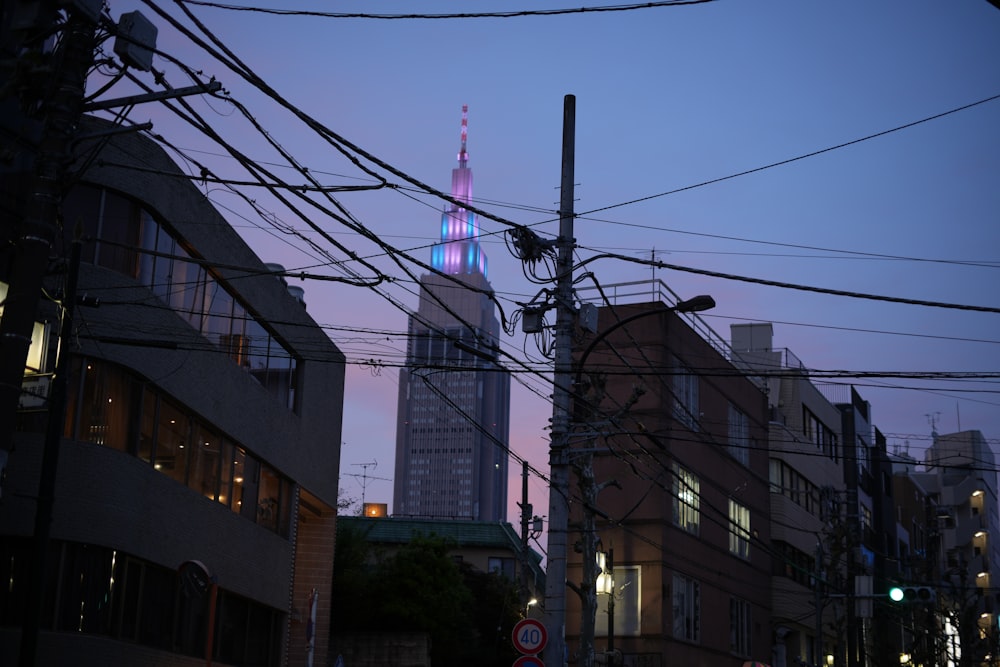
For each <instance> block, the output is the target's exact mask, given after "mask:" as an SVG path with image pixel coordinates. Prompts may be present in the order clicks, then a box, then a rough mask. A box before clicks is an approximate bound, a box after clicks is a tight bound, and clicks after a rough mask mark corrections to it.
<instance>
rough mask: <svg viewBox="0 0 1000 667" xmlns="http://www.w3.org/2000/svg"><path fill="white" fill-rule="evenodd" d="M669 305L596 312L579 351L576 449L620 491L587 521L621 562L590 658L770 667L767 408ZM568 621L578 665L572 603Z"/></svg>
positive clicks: (580, 515) (755, 389)
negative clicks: (764, 665) (766, 666)
mask: <svg viewBox="0 0 1000 667" xmlns="http://www.w3.org/2000/svg"><path fill="white" fill-rule="evenodd" d="M606 289H610V288H606ZM648 295H649V291H648V290H647V291H646V298H648ZM671 301H672V300H670V299H668V300H666V301H664V300H663V299H661V300H658V301H647V302H644V303H627V304H621V305H610V306H604V307H601V308H599V309H598V320H597V327H596V331H597V332H598V334H597V335H596V336H593V335H585V336H583V337H582V338H581V339H580V342H579V343H578V347H577V348H576V349H577V364H578V365H579V368H580V374H579V378H578V383H577V384H576V386H575V390H576V392H577V393H578V396H580V398H578V400H577V409H576V415H575V419H574V423H575V426H576V428H575V430H576V436H575V440H574V441H573V442H572V443H571V446H570V447H571V450H576V452H579V454H575V455H574V456H576V457H578V456H579V455H580V454H585V453H586V452H587V451H591V452H592V453H593V471H594V479H595V481H596V483H597V484H608V483H610V482H616V483H617V484H616V485H611V486H606V487H605V488H603V490H601V491H600V493H599V494H598V495H597V498H596V502H595V504H594V508H593V509H594V512H593V513H594V515H595V521H596V529H597V536H598V537H599V538H600V541H601V547H602V550H604V551H608V550H612V549H613V572H614V588H613V590H614V596H615V600H614V606H613V612H612V611H609V610H610V607H609V606H608V596H607V595H598V612H597V629H596V634H597V639H596V641H595V645H596V652H597V653H598V654H601V653H604V652H606V651H607V649H609V648H611V647H612V645H613V648H614V653H615V655H616V656H617V657H616V660H617V661H618V664H626V665H632V664H642V665H650V666H658V665H672V664H683V665H692V666H696V667H697V666H703V667H708V666H709V665H711V666H712V667H715V666H718V665H742V664H743V663H744V661H751V660H759V661H762V662H768V661H769V658H770V654H771V628H770V576H771V552H770V536H769V530H770V518H769V505H768V482H767V476H768V467H767V466H768V458H767V427H768V420H767V412H766V409H767V402H766V399H765V396H764V394H763V392H762V391H761V389H760V386H759V384H757V383H755V382H754V381H752V380H751V378H749V377H747V375H746V373H745V371H743V370H741V368H739V367H737V366H735V365H734V361H735V360H734V359H733V358H732V355H731V354H730V353H729V351H728V348H727V346H725V344H724V343H723V342H722V341H721V339H719V337H718V336H717V335H714V334H713V333H712V332H711V330H710V329H708V328H707V327H706V326H704V324H703V323H702V322H701V321H700V320H698V319H697V318H690V319H688V318H687V317H682V316H680V315H678V314H677V313H675V312H672V310H671V306H670V303H671ZM633 317H634V318H635V319H631V320H630V318H633ZM626 320H630V321H628V322H627V323H626ZM695 326H697V327H699V330H697V331H696V330H695V328H693V327H695ZM594 341H597V344H596V345H595V344H594ZM584 354H585V356H586V359H583V358H582V356H584ZM576 460H577V461H579V458H577V459H576ZM577 470H578V473H579V468H578V469H577ZM579 480H580V475H579V474H577V475H576V476H575V480H574V482H573V483H571V487H570V488H571V492H572V496H573V497H572V499H571V513H570V517H571V518H570V526H571V528H570V535H569V540H568V542H569V544H570V545H573V544H574V543H578V544H579V543H582V542H583V541H584V540H585V538H586V536H585V535H583V534H581V533H579V532H574V530H577V531H578V528H579V526H580V525H581V524H582V522H583V520H584V519H585V518H586V516H585V515H586V513H587V510H586V508H585V507H584V503H583V502H582V500H581V499H582V498H583V497H585V496H586V492H585V491H584V490H582V488H581V487H578V486H577V485H576V482H578V481H579ZM584 551H585V550H584ZM581 559H582V556H581V554H580V553H578V552H577V551H576V550H574V549H570V550H569V554H568V565H567V580H568V581H569V582H570V583H571V584H574V583H577V582H581V581H582V576H581V575H582V560H581ZM611 613H613V624H612V627H613V634H612V635H611V636H610V637H609V632H608V625H609V624H608V619H609V614H611ZM566 618H567V627H566V633H567V646H568V649H569V653H570V656H571V660H572V659H573V658H572V656H573V655H574V653H575V652H577V646H578V636H579V634H580V620H579V619H580V618H581V602H580V599H579V597H578V596H576V595H574V594H573V593H572V592H567V614H566Z"/></svg>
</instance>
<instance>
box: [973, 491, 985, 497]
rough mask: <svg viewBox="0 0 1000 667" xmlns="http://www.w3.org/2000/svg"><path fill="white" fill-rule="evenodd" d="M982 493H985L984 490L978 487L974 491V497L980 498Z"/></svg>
mask: <svg viewBox="0 0 1000 667" xmlns="http://www.w3.org/2000/svg"><path fill="white" fill-rule="evenodd" d="M981 495H983V492H982V490H981V489H976V490H975V491H973V492H972V497H973V498H978V497H979V496H981Z"/></svg>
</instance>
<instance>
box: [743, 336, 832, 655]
mask: <svg viewBox="0 0 1000 667" xmlns="http://www.w3.org/2000/svg"><path fill="white" fill-rule="evenodd" d="M730 330H731V341H732V347H733V350H735V351H736V353H737V354H739V355H740V358H741V359H743V360H744V361H745V362H746V363H748V364H750V365H751V366H752V367H753V368H755V369H757V370H758V371H760V372H761V373H763V374H765V375H767V380H766V381H767V387H768V391H767V395H768V401H769V406H768V410H769V424H768V429H769V443H770V452H769V476H770V491H771V493H770V508H771V539H772V544H773V548H774V552H775V560H774V566H775V569H774V573H773V575H774V576H773V577H772V579H771V603H772V614H773V616H772V621H773V624H774V631H775V636H774V657H773V661H772V663H771V664H772V665H773V666H774V667H789V666H792V665H801V664H807V665H819V664H825V662H826V661H825V656H826V655H837V654H839V653H840V652H842V650H843V647H842V646H840V644H841V642H840V641H839V639H838V633H837V632H835V631H834V618H835V613H834V612H835V610H834V608H833V607H832V606H827V607H826V612H825V614H824V615H823V616H822V617H821V624H820V625H821V627H822V628H823V631H822V633H821V636H822V641H820V642H817V640H816V637H817V617H816V611H815V610H816V603H817V593H818V591H817V589H816V586H815V581H816V576H817V574H818V573H822V574H821V576H822V578H823V579H825V580H826V582H827V585H828V589H827V590H836V591H842V590H843V589H844V587H845V585H846V566H845V564H844V555H845V551H846V547H845V546H843V545H842V544H839V543H838V544H837V545H831V544H830V543H829V540H828V539H827V536H826V533H827V532H828V531H827V526H828V525H829V524H830V522H831V521H833V519H834V518H835V517H837V516H839V515H840V510H839V507H840V506H841V504H842V502H843V500H844V491H845V488H846V487H845V485H844V469H843V464H842V462H843V458H844V457H843V450H842V445H841V443H842V434H841V413H840V411H839V410H838V409H837V407H836V406H835V405H833V404H832V403H830V401H828V400H827V399H826V397H824V396H823V394H822V392H821V391H820V390H819V388H818V387H817V386H816V385H815V384H813V382H812V381H811V379H810V377H809V372H808V370H807V369H806V367H805V365H804V364H803V363H802V362H801V361H800V360H799V358H798V357H797V356H795V354H793V353H792V352H791V350H788V349H787V348H778V347H774V345H773V338H774V330H773V326H772V325H771V324H770V323H766V322H765V323H753V324H737V325H732V326H731V327H730ZM834 564H836V565H834ZM820 602H821V604H822V603H823V602H825V600H820ZM841 615H843V610H841ZM840 636H841V637H842V636H843V635H842V634H841V635H840ZM817 656H818V658H817Z"/></svg>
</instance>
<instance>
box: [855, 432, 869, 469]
mask: <svg viewBox="0 0 1000 667" xmlns="http://www.w3.org/2000/svg"><path fill="white" fill-rule="evenodd" d="M871 464H872V462H871V453H870V452H869V451H868V445H867V444H865V441H864V440H862V439H861V436H860V435H859V436H858V474H859V475H864V474H866V473H867V472H868V471H869V470H870V469H871Z"/></svg>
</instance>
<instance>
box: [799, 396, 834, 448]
mask: <svg viewBox="0 0 1000 667" xmlns="http://www.w3.org/2000/svg"><path fill="white" fill-rule="evenodd" d="M802 434H803V435H804V436H805V437H806V440H808V441H809V442H811V443H812V444H814V445H815V446H816V449H818V450H820V451H821V452H823V453H824V454H826V455H827V456H828V457H830V458H831V459H833V460H834V461H836V460H838V456H839V453H838V452H837V435H836V434H835V433H834V432H833V431H832V430H831V429H829V428H827V426H826V424H824V423H823V422H822V421H820V419H819V417H817V416H816V415H814V414H813V412H812V410H810V409H809V408H807V407H805V406H802Z"/></svg>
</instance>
